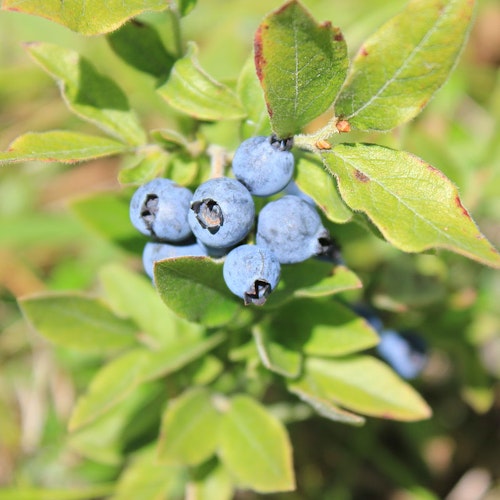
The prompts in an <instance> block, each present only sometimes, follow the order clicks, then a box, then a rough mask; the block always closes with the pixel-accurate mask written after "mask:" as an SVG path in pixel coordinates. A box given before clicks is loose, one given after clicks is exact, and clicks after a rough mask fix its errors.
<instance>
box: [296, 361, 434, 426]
mask: <svg viewBox="0 0 500 500" xmlns="http://www.w3.org/2000/svg"><path fill="white" fill-rule="evenodd" d="M289 388H290V390H291V391H292V392H300V391H304V393H311V392H312V393H313V394H315V395H316V397H318V398H320V400H327V401H331V402H333V403H334V404H339V405H341V406H344V407H346V408H347V409H349V410H353V411H356V412H360V413H363V414H365V415H370V416H374V417H380V418H389V419H395V420H403V421H415V420H422V419H425V418H429V416H430V415H431V410H430V408H429V407H428V406H427V404H426V403H425V401H424V400H423V399H422V398H421V397H420V395H419V394H418V393H417V392H415V390H414V389H413V388H412V387H411V386H410V385H409V384H407V383H406V382H404V381H403V380H401V379H400V378H399V377H398V376H397V375H396V374H395V373H394V372H393V371H392V370H391V369H390V368H389V367H388V366H387V365H385V364H384V363H382V362H381V361H379V360H377V359H375V358H372V357H370V356H352V357H347V358H336V359H320V358H307V359H306V360H305V364H304V374H303V375H302V377H301V378H300V379H299V380H297V381H293V382H291V383H290V384H289Z"/></svg>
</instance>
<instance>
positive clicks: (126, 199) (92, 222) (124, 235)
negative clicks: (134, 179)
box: [70, 191, 147, 255]
mask: <svg viewBox="0 0 500 500" xmlns="http://www.w3.org/2000/svg"><path fill="white" fill-rule="evenodd" d="M70 208H71V210H72V212H73V213H74V214H75V215H76V216H77V217H78V218H79V219H80V220H81V221H82V222H83V223H84V224H85V225H86V226H88V227H89V228H90V229H92V230H93V231H95V232H96V233H98V234H99V235H100V236H102V237H103V238H105V239H106V240H109V241H112V242H113V243H115V244H116V245H118V246H120V247H122V248H123V249H124V250H127V251H128V252H134V253H136V254H139V255H140V254H142V251H143V249H144V245H145V244H146V241H147V240H146V238H145V237H144V236H142V235H140V234H138V232H137V231H136V230H135V228H134V227H133V226H132V224H131V223H130V215H129V212H130V195H127V193H125V192H124V191H119V192H104V193H97V194H91V195H90V196H88V197H86V198H80V199H76V200H74V201H72V202H71V204H70Z"/></svg>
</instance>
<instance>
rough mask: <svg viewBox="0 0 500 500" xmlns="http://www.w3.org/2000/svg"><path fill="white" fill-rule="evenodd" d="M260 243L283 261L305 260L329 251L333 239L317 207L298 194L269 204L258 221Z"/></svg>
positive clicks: (284, 262)
mask: <svg viewBox="0 0 500 500" xmlns="http://www.w3.org/2000/svg"><path fill="white" fill-rule="evenodd" d="M256 241H257V244H258V245H260V246H263V247H266V248H269V249H270V250H271V251H272V252H273V253H274V254H275V255H276V257H278V260H279V262H280V263H281V264H293V263H295V262H302V261H304V260H306V259H308V258H309V257H312V256H314V255H324V254H327V253H329V252H330V250H331V247H332V242H331V238H330V235H329V233H328V231H327V230H326V229H325V228H324V227H323V224H322V222H321V218H320V216H319V215H318V212H316V210H315V208H314V207H312V206H311V205H309V203H307V202H306V201H304V200H302V199H301V198H299V197H298V196H293V195H286V196H283V197H282V198H279V199H278V200H275V201H271V202H269V203H267V204H266V205H265V206H264V208H263V209H262V210H261V211H260V213H259V218H258V221H257V237H256Z"/></svg>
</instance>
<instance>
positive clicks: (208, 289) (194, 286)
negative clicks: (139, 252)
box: [154, 257, 241, 327]
mask: <svg viewBox="0 0 500 500" xmlns="http://www.w3.org/2000/svg"><path fill="white" fill-rule="evenodd" d="M154 272H155V283H156V286H157V288H158V292H159V294H160V296H161V298H162V299H163V300H164V302H165V303H166V304H167V306H168V307H170V308H171V309H172V310H173V311H175V312H176V313H177V314H178V315H179V316H181V317H182V318H185V319H187V320H189V321H193V322H196V323H201V324H203V325H205V326H208V327H214V326H220V325H223V324H226V323H228V322H229V321H231V319H232V318H233V316H234V315H235V313H236V311H237V310H238V309H239V308H240V307H241V306H240V304H239V303H238V302H237V301H236V300H234V299H233V295H232V294H231V292H230V291H229V290H228V288H227V286H226V284H225V282H224V278H223V276H222V263H221V262H215V261H214V260H212V259H210V258H208V257H180V258H177V259H168V260H164V261H160V262H158V263H157V264H156V265H155V271H154Z"/></svg>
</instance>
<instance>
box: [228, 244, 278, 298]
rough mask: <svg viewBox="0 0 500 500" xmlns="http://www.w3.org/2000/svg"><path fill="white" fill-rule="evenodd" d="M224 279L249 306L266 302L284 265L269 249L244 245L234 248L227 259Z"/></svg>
mask: <svg viewBox="0 0 500 500" xmlns="http://www.w3.org/2000/svg"><path fill="white" fill-rule="evenodd" d="M223 275H224V281H225V282H226V285H227V286H228V288H229V289H230V290H231V292H233V293H234V294H235V295H237V296H238V297H241V298H242V299H243V300H244V302H245V305H248V304H255V305H258V306H261V305H263V304H264V303H265V302H266V299H267V297H268V296H269V294H270V293H271V292H272V291H273V290H274V288H275V287H276V285H277V284H278V281H279V279H280V264H279V262H278V259H277V258H276V256H275V255H274V254H273V253H272V252H271V251H270V250H268V249H267V248H261V247H259V246H257V245H240V246H238V247H236V248H234V249H233V250H231V251H230V252H229V253H228V254H227V256H226V260H225V261H224V267H223Z"/></svg>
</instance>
